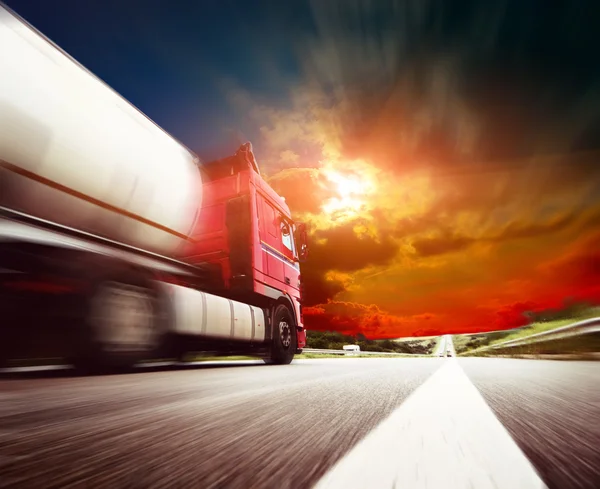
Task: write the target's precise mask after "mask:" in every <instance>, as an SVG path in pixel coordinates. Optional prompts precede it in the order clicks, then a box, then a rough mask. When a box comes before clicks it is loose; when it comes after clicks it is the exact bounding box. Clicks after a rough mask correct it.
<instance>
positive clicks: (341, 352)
mask: <svg viewBox="0 0 600 489" xmlns="http://www.w3.org/2000/svg"><path fill="white" fill-rule="evenodd" d="M302 353H316V354H321V355H348V356H352V355H396V356H398V355H403V354H402V353H390V352H379V351H346V350H320V349H318V348H302Z"/></svg>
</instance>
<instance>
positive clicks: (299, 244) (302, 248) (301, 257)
mask: <svg viewBox="0 0 600 489" xmlns="http://www.w3.org/2000/svg"><path fill="white" fill-rule="evenodd" d="M296 248H297V249H298V261H299V262H300V263H303V262H305V261H306V260H307V258H308V233H307V231H306V224H304V223H302V224H299V225H298V227H297V228H296Z"/></svg>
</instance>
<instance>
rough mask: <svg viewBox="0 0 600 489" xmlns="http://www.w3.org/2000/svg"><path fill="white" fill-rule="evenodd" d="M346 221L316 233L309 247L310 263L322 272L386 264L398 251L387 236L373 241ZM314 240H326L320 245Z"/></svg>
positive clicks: (349, 270)
mask: <svg viewBox="0 0 600 489" xmlns="http://www.w3.org/2000/svg"><path fill="white" fill-rule="evenodd" d="M359 223H360V221H353V222H349V223H347V224H345V225H341V226H337V227H335V228H331V229H328V230H323V231H317V232H316V233H315V236H314V239H315V241H314V242H313V243H312V245H311V251H310V253H311V256H310V261H311V262H312V263H314V264H316V265H318V266H320V267H322V268H324V269H329V270H339V271H342V272H352V271H356V270H360V269H362V268H365V267H366V266H369V265H386V264H388V263H390V262H391V261H392V260H393V258H394V257H395V256H396V254H397V252H398V244H397V243H396V242H394V241H393V240H392V239H391V238H390V237H389V236H385V235H384V236H382V237H380V238H379V239H375V238H373V237H371V236H368V235H358V234H356V232H355V231H354V227H355V226H356V225H357V224H359ZM317 240H326V241H325V242H323V243H320V242H319V241H317Z"/></svg>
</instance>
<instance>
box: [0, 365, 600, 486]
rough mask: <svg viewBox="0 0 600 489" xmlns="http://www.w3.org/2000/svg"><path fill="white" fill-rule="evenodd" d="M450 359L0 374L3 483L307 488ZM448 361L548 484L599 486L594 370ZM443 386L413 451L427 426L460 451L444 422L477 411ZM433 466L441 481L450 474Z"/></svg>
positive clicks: (599, 405) (394, 460) (484, 428)
mask: <svg viewBox="0 0 600 489" xmlns="http://www.w3.org/2000/svg"><path fill="white" fill-rule="evenodd" d="M454 361H457V360H455V359H454V358H452V359H436V358H422V359H418V358H417V359H400V360H398V359H376V358H374V359H351V358H348V359H340V360H337V359H331V360H301V361H294V363H293V364H292V365H290V366H287V367H267V366H259V365H244V363H243V362H242V363H241V364H239V365H238V366H235V365H230V366H225V367H223V366H221V367H216V368H215V367H212V366H211V367H208V366H206V367H193V368H189V369H184V370H179V371H171V370H169V369H162V370H161V369H156V370H158V371H155V372H145V373H143V372H142V373H137V374H131V375H120V376H105V377H96V378H94V379H93V380H90V379H86V378H69V377H66V376H65V374H61V373H60V372H49V373H47V374H45V376H46V378H40V376H41V374H40V373H37V374H36V373H29V374H27V373H21V374H18V375H13V377H16V378H12V379H10V380H9V379H6V380H0V426H2V431H0V474H1V475H2V484H3V485H4V486H8V487H11V488H12V487H14V488H17V489H20V488H24V489H25V488H32V489H36V488H59V487H82V486H84V485H87V486H88V487H90V486H91V487H99V488H115V487H147V488H167V487H169V488H170V487H203V488H207V489H212V488H215V489H216V488H233V489H238V488H239V489H247V488H248V487H260V488H266V489H270V488H273V489H288V488H289V489H292V488H294V489H295V488H300V489H303V488H307V489H308V488H310V487H313V486H314V484H316V483H317V481H318V480H319V479H321V477H323V476H324V475H325V473H326V472H327V471H328V470H330V469H331V468H332V467H333V466H334V464H335V463H336V462H338V461H339V460H341V459H342V458H343V457H344V456H345V455H346V454H348V453H349V451H350V450H351V449H352V448H353V447H354V446H356V445H357V443H359V441H360V440H362V439H363V438H365V436H367V435H368V433H369V432H370V431H371V430H373V429H375V428H376V427H377V426H378V425H379V424H380V423H382V422H384V420H385V419H386V418H387V417H388V416H389V415H391V414H392V413H393V412H394V411H395V410H396V409H397V408H400V409H402V406H403V404H404V403H405V402H410V401H409V400H408V398H409V396H410V395H411V394H412V393H415V395H417V394H418V392H416V390H417V389H418V388H419V386H421V385H424V383H425V382H427V379H430V378H431V379H433V377H431V376H432V374H434V373H435V372H436V371H438V369H439V368H440V367H442V368H443V367H444V366H445V365H446V366H447V365H448V363H450V362H454ZM458 364H459V365H460V366H461V367H462V368H463V369H464V371H465V372H466V374H467V377H468V378H469V379H470V380H471V381H472V382H474V384H475V385H476V386H477V387H478V388H479V389H481V392H482V394H483V396H484V399H485V400H486V401H487V402H488V403H489V405H490V407H492V409H493V410H494V412H495V413H496V416H497V417H498V419H499V420H500V421H501V422H502V423H503V424H504V425H505V426H506V427H507V428H508V430H509V432H510V434H511V435H512V436H513V439H514V440H515V441H516V442H517V444H518V445H519V446H520V448H521V449H522V450H523V452H524V453H525V454H526V455H527V457H528V458H529V460H530V461H531V463H532V464H533V466H534V467H535V469H536V470H537V471H538V472H539V474H540V476H541V477H542V479H543V481H544V483H545V484H546V485H547V486H548V487H549V488H550V489H565V488H566V489H570V488H578V489H593V488H596V487H598V482H599V481H600V476H599V474H598V470H597V468H598V467H599V466H600V465H599V463H600V460H599V458H600V453H599V451H598V443H597V441H598V436H599V434H600V433H599V432H598V427H597V423H594V420H596V419H598V418H599V416H600V410H599V409H600V402H598V401H599V399H598V398H597V393H598V391H597V389H596V381H597V375H596V373H597V364H594V363H587V362H552V361H524V360H496V359H464V360H463V359H459V360H458ZM439 373H440V375H441V374H442V373H443V372H442V371H441V370H440V371H439ZM438 377H439V375H438ZM464 381H465V382H467V381H466V379H464ZM424 387H425V386H424ZM448 387H453V386H446V387H444V388H440V390H439V393H438V396H439V397H437V398H436V397H435V395H433V397H432V398H431V401H432V402H435V409H436V410H439V412H440V416H439V419H437V418H431V419H429V424H430V426H429V428H428V429H424V430H423V433H422V434H421V435H419V432H420V430H416V429H415V430H414V431H413V436H415V437H416V438H415V439H414V440H413V441H414V443H416V444H417V445H416V446H415V450H417V449H419V446H421V445H420V444H421V443H422V444H423V448H422V449H423V450H426V451H427V450H428V444H429V443H432V440H433V438H429V437H428V436H427V433H431V432H433V431H435V426H436V424H437V423H442V425H443V430H442V432H443V433H445V434H446V436H447V437H455V436H457V437H459V438H458V439H456V442H457V443H459V444H460V443H463V442H465V441H466V439H465V438H462V437H461V433H462V434H464V432H459V431H458V430H455V424H454V422H455V421H456V420H457V418H455V416H459V417H460V418H461V419H463V418H469V417H472V418H473V419H479V418H478V417H479V416H483V417H486V416H488V414H483V411H485V410H486V409H489V408H487V407H485V406H483V402H482V401H481V400H480V401H479V402H478V403H471V404H469V405H466V406H465V411H464V412H462V413H459V412H458V411H453V410H452V409H448V410H446V405H447V404H448V405H450V404H452V403H454V404H456V403H460V402H461V399H459V398H456V399H454V398H453V397H452V396H453V395H454V394H458V392H459V391H455V390H454V389H453V388H451V389H450V390H449V391H448V389H447V388H448ZM471 388H472V387H471ZM432 394H433V393H432ZM590 396H591V397H590ZM479 403H481V404H479ZM471 409H473V410H474V411H473V412H471V411H470V410H471ZM482 410H483V411H482ZM415 419H417V418H415ZM408 421H409V422H410V419H409V420H408ZM456 426H459V425H456ZM473 428H476V429H477V430H478V431H479V436H480V437H481V439H482V440H485V439H486V435H488V436H490V437H493V436H495V435H494V434H493V433H494V431H495V430H491V431H488V428H489V427H488V425H487V424H484V425H479V424H478V425H477V426H474V427H473ZM491 439H492V438H490V441H491ZM399 442H401V440H399ZM436 443H442V444H443V443H451V441H450V439H447V441H446V442H444V440H438V441H437V442H436ZM447 448H448V447H447V446H445V445H441V446H435V447H434V446H431V447H430V449H431V450H432V451H433V452H436V451H437V450H441V451H443V450H445V449H447ZM489 449H491V450H493V446H491V447H489ZM393 455H394V454H393V453H389V454H387V458H386V462H387V461H389V463H390V464H392V466H391V467H387V466H386V468H385V470H386V471H387V470H388V469H389V470H392V469H395V470H398V469H399V468H401V467H403V465H402V463H403V461H402V459H401V458H399V457H394V456H393ZM457 456H458V455H457ZM498 456H499V457H500V459H499V460H497V462H498V463H501V462H502V458H501V457H502V454H500V453H499V454H498ZM474 463H475V464H476V465H475V467H478V465H477V464H478V462H474ZM475 467H473V468H472V470H474V471H475V470H476V468H475ZM442 468H443V470H447V471H448V480H454V477H455V476H454V475H453V472H452V469H453V467H446V466H445V465H443V464H441V465H440V470H441V469H442ZM382 470H383V469H382ZM405 470H410V471H412V469H410V468H406V469H405ZM482 470H483V467H482ZM379 475H381V474H379ZM406 475H407V476H408V474H406ZM422 475H423V477H425V478H430V477H432V476H431V475H430V474H427V473H423V474H422ZM375 477H377V475H376V476H375ZM457 477H458V475H457ZM374 482H376V480H374ZM374 487H377V486H376V485H371V486H369V488H374ZM365 489H368V488H365Z"/></svg>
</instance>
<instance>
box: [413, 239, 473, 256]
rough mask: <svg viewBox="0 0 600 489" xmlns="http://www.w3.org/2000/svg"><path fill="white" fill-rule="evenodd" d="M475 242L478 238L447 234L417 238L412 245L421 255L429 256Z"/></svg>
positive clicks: (460, 248)
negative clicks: (444, 235)
mask: <svg viewBox="0 0 600 489" xmlns="http://www.w3.org/2000/svg"><path fill="white" fill-rule="evenodd" d="M475 242H476V240H474V239H472V238H466V237H464V236H446V237H438V238H424V239H416V240H414V241H413V243H412V245H413V248H414V249H415V251H416V252H417V253H418V254H419V255H420V256H422V257H428V256H434V255H443V254H444V253H451V252H453V251H459V250H463V249H465V248H467V247H469V246H470V245H472V244H474V243H475Z"/></svg>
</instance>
